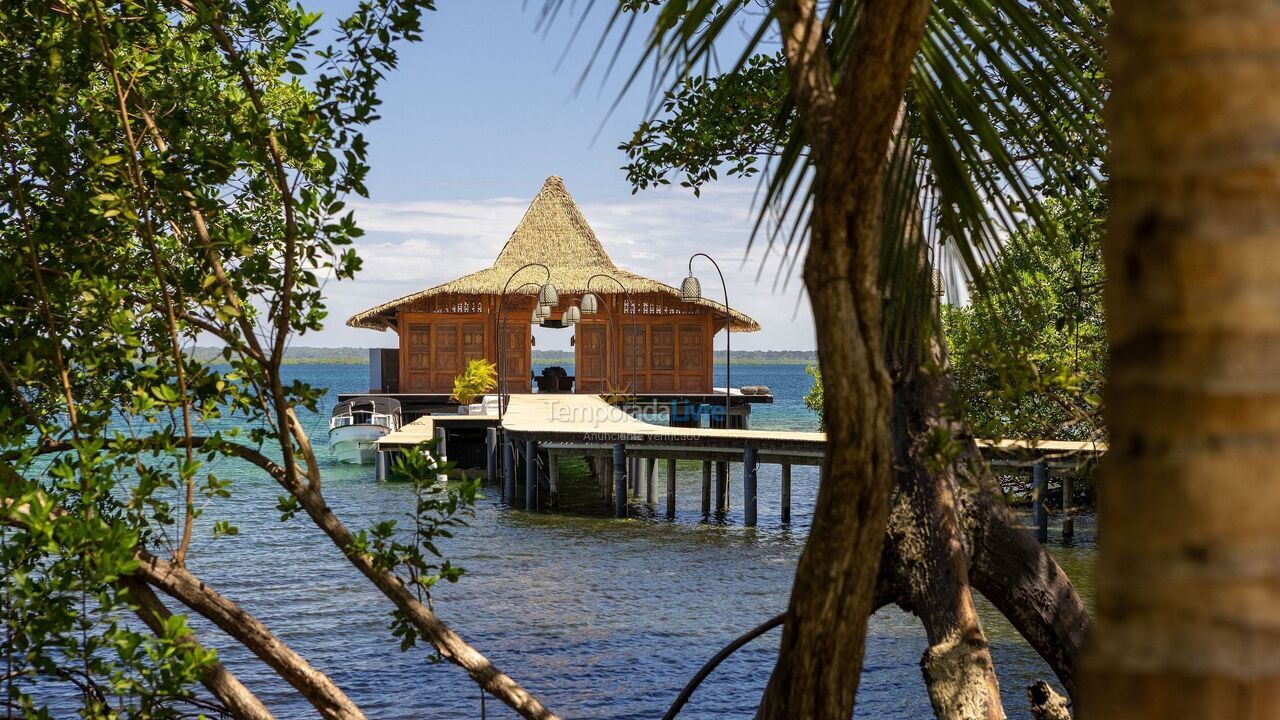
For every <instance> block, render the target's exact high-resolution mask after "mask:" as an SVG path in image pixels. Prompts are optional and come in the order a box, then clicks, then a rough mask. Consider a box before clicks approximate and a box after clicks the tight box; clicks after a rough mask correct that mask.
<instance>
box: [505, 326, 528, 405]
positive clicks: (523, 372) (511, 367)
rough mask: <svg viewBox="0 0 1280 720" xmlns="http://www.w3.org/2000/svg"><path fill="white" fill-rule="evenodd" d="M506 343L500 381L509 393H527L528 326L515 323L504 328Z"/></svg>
mask: <svg viewBox="0 0 1280 720" xmlns="http://www.w3.org/2000/svg"><path fill="white" fill-rule="evenodd" d="M504 333H505V335H506V338H505V340H506V343H505V345H504V346H503V349H502V365H503V369H502V380H503V382H504V383H506V385H507V389H508V391H509V392H518V393H527V392H529V389H530V380H529V371H530V365H529V355H530V353H529V338H530V335H529V326H528V325H526V324H524V323H516V324H515V327H512V326H510V325H508V326H507V327H506V328H504Z"/></svg>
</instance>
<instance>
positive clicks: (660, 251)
mask: <svg viewBox="0 0 1280 720" xmlns="http://www.w3.org/2000/svg"><path fill="white" fill-rule="evenodd" d="M573 189H574V188H573V187H572V185H571V186H570V190H571V191H572V190H573ZM754 192H755V186H754V184H751V183H739V184H737V185H734V184H727V183H721V184H719V185H717V186H715V187H712V188H709V189H707V190H706V191H704V192H703V193H702V197H701V198H695V197H693V196H692V194H691V193H689V192H688V191H686V190H683V189H660V190H653V191H646V192H642V193H639V194H637V195H632V196H626V197H623V198H590V197H587V196H586V193H583V194H582V196H580V197H578V198H577V199H578V204H579V207H581V209H582V212H583V214H584V215H585V216H586V218H587V221H588V222H590V223H591V226H592V228H593V229H594V230H595V232H596V235H597V236H598V237H599V238H600V240H601V242H602V243H603V244H604V246H605V249H606V250H607V251H608V252H609V253H610V255H611V256H612V257H613V259H614V261H615V262H616V263H618V265H619V266H621V267H624V268H626V269H627V270H630V271H632V272H637V273H640V274H642V275H646V276H648V277H652V278H655V279H657V280H661V281H663V282H667V283H669V284H672V285H679V283H680V280H681V279H682V278H683V277H684V276H685V274H686V272H687V269H686V268H687V265H688V258H689V256H690V254H692V253H695V252H705V253H707V254H708V255H711V256H712V257H714V258H716V260H717V261H718V262H719V263H720V267H721V269H722V270H723V271H724V274H725V282H726V284H727V285H728V286H729V300H730V303H731V305H732V306H733V307H734V308H735V309H739V310H742V311H743V312H745V313H747V314H748V315H751V316H752V317H754V318H756V319H757V320H758V321H760V324H761V326H762V328H763V330H762V331H761V332H759V333H753V334H749V335H738V336H736V337H735V338H734V344H735V347H738V348H743V349H806V348H812V347H814V334H813V321H812V318H811V316H810V314H809V309H808V304H807V302H805V301H803V300H802V299H801V300H800V303H801V304H800V305H799V307H798V312H797V299H798V298H799V295H798V290H799V288H800V283H799V281H798V279H795V278H793V279H792V281H791V282H789V283H788V285H787V288H786V289H785V290H784V289H782V288H781V285H779V289H778V290H776V291H775V290H774V288H773V286H774V277H775V273H776V272H777V270H778V263H777V253H773V254H772V255H771V256H770V258H769V262H768V263H766V264H765V266H764V268H763V271H762V270H761V257H762V256H763V255H764V253H763V249H764V248H763V244H762V243H761V242H759V241H757V243H755V246H754V247H753V248H752V250H751V252H750V254H749V255H748V254H747V244H748V240H749V239H750V235H751V230H752V228H753V225H754V222H755V219H756V215H755V210H754V209H753V208H752V199H753V197H754ZM531 199H532V198H511V197H499V198H493V199H490V200H457V201H448V200H424V201H412V202H394V203H389V202H367V201H365V202H353V203H350V206H351V208H352V209H353V210H354V212H355V216H356V220H357V222H358V223H359V224H360V226H361V227H362V228H364V229H365V230H366V231H367V233H368V234H367V236H366V237H365V238H364V239H363V240H361V241H360V242H359V243H358V244H357V247H356V250H357V252H358V253H359V254H360V257H361V258H362V260H363V269H362V270H361V272H360V273H359V274H358V275H357V276H356V279H355V280H353V281H347V282H342V283H330V284H329V285H328V286H327V287H326V296H327V298H328V304H329V311H330V319H329V323H328V326H327V327H326V329H325V330H323V331H322V332H320V333H316V334H314V335H309V336H306V337H305V338H304V339H303V340H302V343H303V344H306V345H334V346H336V345H355V346H361V345H370V346H375V345H390V344H393V343H394V341H395V338H394V336H393V335H391V334H389V333H384V334H382V335H378V334H375V333H372V332H370V331H367V330H357V329H353V328H348V327H346V326H345V325H344V324H343V323H345V321H346V318H348V317H350V316H351V315H352V314H354V313H356V312H359V311H361V310H364V309H366V308H369V307H372V306H374V305H378V304H381V303H383V302H386V301H388V300H391V299H394V298H396V297H400V296H402V295H407V294H409V293H412V292H415V291H417V290H421V289H422V288H426V287H431V286H432V285H437V284H439V283H442V282H445V281H447V280H450V279H452V278H456V277H459V276H461V275H465V274H466V273H469V272H473V271H475V270H479V269H481V268H484V267H487V266H488V265H489V264H491V263H492V262H493V258H494V257H496V256H497V254H498V251H499V250H500V249H501V248H502V245H503V243H505V242H506V240H507V237H508V236H509V235H510V234H511V231H512V230H513V229H514V228H515V226H516V224H517V223H518V222H519V221H520V218H521V216H522V215H523V214H524V211H525V208H526V207H527V206H528V203H529V201H530V200H531ZM694 273H695V274H696V275H698V276H699V277H700V278H701V279H702V281H703V288H704V289H705V291H706V292H708V293H714V294H715V295H719V294H720V289H719V283H718V282H717V280H718V278H717V277H716V274H715V269H714V268H713V267H712V266H711V265H710V263H707V262H706V261H705V260H697V261H695V264H694ZM758 273H759V274H760V279H759V280H758V281H757V279H756V276H757V274H758Z"/></svg>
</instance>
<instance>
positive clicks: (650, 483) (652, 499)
mask: <svg viewBox="0 0 1280 720" xmlns="http://www.w3.org/2000/svg"><path fill="white" fill-rule="evenodd" d="M640 466H641V467H642V468H644V502H645V504H646V505H648V506H649V507H653V506H654V505H657V504H658V461H657V460H656V459H654V458H641V460H640Z"/></svg>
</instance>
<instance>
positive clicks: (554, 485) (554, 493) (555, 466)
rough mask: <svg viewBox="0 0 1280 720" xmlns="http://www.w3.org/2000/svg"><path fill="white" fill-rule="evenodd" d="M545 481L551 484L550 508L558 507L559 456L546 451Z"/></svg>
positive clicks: (553, 452)
mask: <svg viewBox="0 0 1280 720" xmlns="http://www.w3.org/2000/svg"><path fill="white" fill-rule="evenodd" d="M547 473H548V475H547V482H548V483H549V484H550V485H551V509H552V510H555V509H558V508H559V507H560V456H559V455H557V454H556V453H555V451H553V450H548V451H547Z"/></svg>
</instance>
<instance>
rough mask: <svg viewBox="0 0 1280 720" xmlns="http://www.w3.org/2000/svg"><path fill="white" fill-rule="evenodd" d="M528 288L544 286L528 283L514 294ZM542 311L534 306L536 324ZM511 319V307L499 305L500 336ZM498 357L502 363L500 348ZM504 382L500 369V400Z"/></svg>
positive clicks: (499, 404)
mask: <svg viewBox="0 0 1280 720" xmlns="http://www.w3.org/2000/svg"><path fill="white" fill-rule="evenodd" d="M527 287H532V288H541V287H542V285H541V283H536V282H527V283H524V284H523V285H520V286H518V287H516V288H515V289H514V290H513V291H512V292H520V291H521V290H523V289H525V288H527ZM541 310H542V305H541V304H535V305H534V306H533V316H532V320H533V322H535V323H536V322H538V321H539V320H540V316H539V313H540V311H541ZM510 317H511V306H510V305H509V304H503V305H499V306H498V318H499V320H498V334H499V335H503V334H505V331H506V328H507V319H508V318H510ZM504 345H505V344H504ZM498 357H499V362H501V357H502V355H501V348H499V355H498ZM503 382H504V380H503V378H502V375H501V369H499V375H498V397H499V398H501V397H502V394H503V393H504V392H506V386H505V385H504V384H503ZM498 413H499V415H501V413H502V402H501V400H499V402H498Z"/></svg>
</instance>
